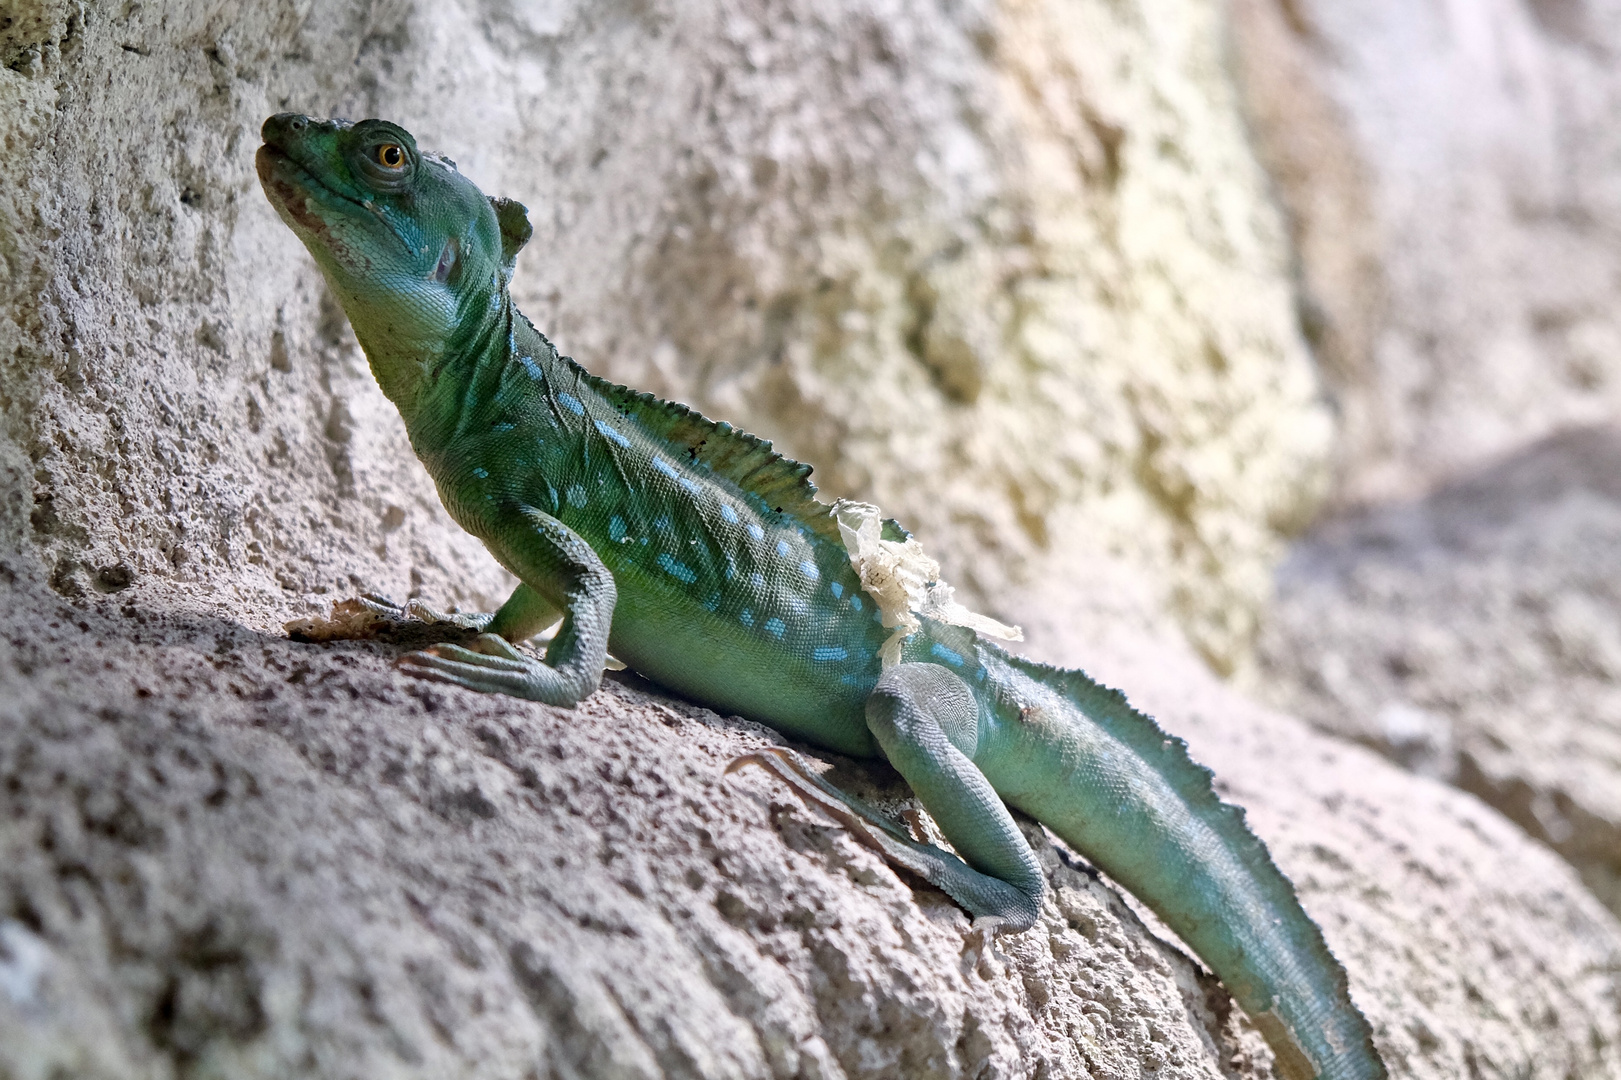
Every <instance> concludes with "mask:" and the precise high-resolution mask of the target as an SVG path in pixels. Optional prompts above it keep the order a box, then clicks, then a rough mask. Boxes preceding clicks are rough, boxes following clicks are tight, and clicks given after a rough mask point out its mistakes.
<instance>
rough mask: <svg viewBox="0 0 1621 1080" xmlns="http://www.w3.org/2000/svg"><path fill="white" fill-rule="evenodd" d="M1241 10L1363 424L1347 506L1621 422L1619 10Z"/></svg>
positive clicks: (1266, 120) (1300, 226) (1322, 315)
mask: <svg viewBox="0 0 1621 1080" xmlns="http://www.w3.org/2000/svg"><path fill="white" fill-rule="evenodd" d="M1234 11H1235V14H1236V15H1237V19H1236V23H1237V26H1238V28H1239V33H1238V34H1236V35H1235V40H1236V41H1237V43H1238V53H1239V55H1240V56H1241V57H1242V62H1241V64H1240V69H1241V70H1243V71H1244V72H1245V73H1246V77H1245V78H1244V80H1243V83H1244V85H1245V87H1246V90H1247V98H1248V100H1249V101H1250V103H1251V112H1252V115H1253V116H1254V118H1255V123H1256V130H1257V132H1258V134H1259V136H1260V139H1259V142H1260V144H1261V145H1262V146H1263V147H1264V148H1265V153H1264V156H1265V158H1266V159H1267V161H1268V163H1269V165H1271V166H1272V167H1273V172H1274V175H1275V176H1276V177H1277V180H1278V191H1279V194H1280V196H1281V198H1282V201H1283V202H1284V204H1285V205H1286V206H1287V207H1288V209H1289V211H1290V216H1291V218H1292V222H1293V231H1294V233H1295V235H1296V236H1297V238H1298V239H1299V244H1300V257H1301V264H1302V266H1301V269H1302V278H1303V281H1304V283H1305V285H1306V287H1307V293H1308V297H1309V303H1308V308H1309V312H1310V317H1309V319H1308V322H1309V323H1310V324H1311V325H1313V326H1314V328H1315V330H1316V332H1317V334H1318V336H1319V337H1318V340H1319V345H1320V349H1319V352H1320V355H1321V356H1322V358H1323V359H1324V376H1325V379H1326V380H1327V381H1328V382H1329V384H1330V385H1331V388H1332V390H1333V393H1334V397H1335V399H1336V402H1337V404H1338V405H1339V409H1340V412H1341V415H1342V416H1343V417H1344V418H1345V424H1346V441H1345V444H1344V446H1343V447H1342V448H1341V453H1340V458H1341V462H1340V464H1341V476H1340V478H1339V480H1338V482H1337V484H1336V498H1337V500H1338V501H1340V502H1342V503H1344V504H1355V503H1361V502H1366V501H1374V500H1380V499H1389V498H1399V497H1408V498H1410V497H1415V496H1417V495H1419V494H1422V493H1423V492H1424V491H1426V490H1428V489H1429V488H1430V487H1431V486H1432V485H1434V484H1435V483H1437V482H1439V481H1441V480H1444V479H1446V478H1449V477H1451V476H1453V475H1456V474H1460V473H1461V472H1465V471H1469V470H1471V469H1474V468H1477V467H1480V466H1482V465H1484V464H1485V463H1486V462H1488V461H1490V460H1494V459H1495V458H1497V457H1499V456H1501V455H1503V454H1507V453H1511V452H1514V451H1516V450H1518V449H1520V448H1523V447H1525V446H1526V445H1528V444H1529V443H1531V442H1533V441H1535V440H1536V439H1539V438H1542V437H1543V436H1545V435H1548V434H1550V433H1551V432H1553V431H1556V430H1558V429H1561V428H1564V427H1570V426H1579V425H1584V424H1590V423H1594V422H1601V421H1602V422H1610V423H1614V422H1617V421H1618V420H1621V315H1618V312H1621V305H1618V304H1617V299H1618V293H1617V290H1618V288H1621V285H1618V282H1621V244H1618V243H1617V241H1616V236H1617V233H1618V229H1621V179H1618V174H1617V172H1616V169H1615V164H1614V163H1615V160H1616V156H1617V153H1618V150H1621V143H1618V139H1621V134H1618V131H1617V127H1616V125H1615V123H1614V112H1615V105H1614V103H1615V100H1616V95H1617V93H1618V92H1621V76H1618V74H1617V71H1616V68H1615V65H1614V64H1613V63H1612V62H1611V60H1610V57H1612V56H1613V55H1614V53H1615V50H1616V49H1617V47H1618V46H1621V18H1618V17H1617V16H1618V10H1617V8H1616V6H1615V5H1614V4H1613V3H1605V2H1582V0H1475V2H1470V3H1456V4H1415V3H1408V2H1406V0H1349V2H1347V0H1239V2H1238V3H1236V4H1235V5H1234Z"/></svg>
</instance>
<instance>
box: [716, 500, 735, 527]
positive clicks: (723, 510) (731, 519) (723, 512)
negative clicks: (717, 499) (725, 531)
mask: <svg viewBox="0 0 1621 1080" xmlns="http://www.w3.org/2000/svg"><path fill="white" fill-rule="evenodd" d="M720 516H721V518H722V519H723V520H724V521H725V522H726V524H728V525H736V524H737V511H736V510H733V509H732V508H731V507H730V506H727V505H726V504H725V503H721V504H720Z"/></svg>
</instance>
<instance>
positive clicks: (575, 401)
mask: <svg viewBox="0 0 1621 1080" xmlns="http://www.w3.org/2000/svg"><path fill="white" fill-rule="evenodd" d="M557 400H558V401H560V402H562V404H563V408H565V409H567V410H568V411H569V412H571V413H573V414H574V415H575V416H584V415H585V406H584V405H581V404H580V399H579V398H577V397H575V396H574V395H573V394H558V395H557Z"/></svg>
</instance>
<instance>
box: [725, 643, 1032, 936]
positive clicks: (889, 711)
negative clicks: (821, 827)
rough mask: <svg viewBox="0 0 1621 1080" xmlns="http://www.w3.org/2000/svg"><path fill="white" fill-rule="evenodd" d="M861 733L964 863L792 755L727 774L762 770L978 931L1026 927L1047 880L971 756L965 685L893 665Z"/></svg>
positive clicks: (972, 710)
mask: <svg viewBox="0 0 1621 1080" xmlns="http://www.w3.org/2000/svg"><path fill="white" fill-rule="evenodd" d="M867 727H868V728H869V729H870V730H871V731H872V733H873V736H874V737H875V738H876V739H877V740H878V744H879V745H880V746H881V747H883V751H884V756H885V757H887V758H888V759H889V762H890V764H891V765H894V766H895V769H896V771H897V772H899V773H900V774H901V775H902V776H903V777H905V778H906V782H907V783H908V784H910V785H911V786H912V791H913V792H914V793H915V794H916V795H917V797H918V800H919V801H920V802H922V803H923V805H924V807H925V808H927V810H928V811H929V814H930V815H931V816H932V817H933V818H934V820H935V822H936V824H938V825H939V826H940V831H941V832H943V833H945V835H946V839H948V840H950V841H951V843H952V846H953V847H955V848H956V849H957V851H958V852H959V853H960V854H961V855H962V858H958V857H957V856H956V855H952V854H951V853H950V852H947V851H942V850H941V849H940V848H937V847H935V846H933V845H932V844H923V843H919V842H918V841H916V840H913V839H912V838H911V837H910V836H907V835H906V834H905V833H904V832H902V831H901V829H900V827H899V826H897V825H896V824H895V823H894V822H891V821H889V820H888V819H886V818H885V817H884V816H883V815H882V814H879V813H878V812H877V811H876V810H874V809H872V808H871V807H870V806H867V805H866V804H865V803H863V802H861V801H860V800H859V799H856V798H853V797H852V796H850V795H846V794H845V793H844V792H842V791H840V790H839V789H838V788H836V787H834V786H833V785H831V784H829V783H828V782H827V781H825V780H823V779H822V778H821V777H820V776H818V775H817V774H816V773H814V772H812V771H811V770H810V768H809V767H808V766H806V765H805V763H804V762H803V761H802V760H801V759H800V758H799V757H798V755H796V754H793V753H792V752H790V751H786V750H772V751H767V752H765V753H761V754H750V755H748V756H746V757H742V758H739V759H738V760H737V761H734V762H733V763H732V764H731V766H729V767H728V769H727V771H728V772H730V771H731V770H732V769H734V768H737V767H738V766H740V765H744V764H758V765H764V766H765V767H767V768H769V769H770V770H771V771H772V772H775V773H776V774H777V775H778V776H780V777H782V778H783V779H784V780H786V781H788V783H789V784H790V786H792V787H793V789H794V791H795V792H796V793H797V794H798V795H799V796H800V797H801V798H803V799H805V800H806V801H807V802H810V803H812V804H813V805H816V806H820V807H821V808H823V809H824V810H827V811H829V812H830V813H832V814H833V815H834V816H835V817H837V818H839V820H841V821H843V822H844V823H845V824H846V825H848V826H849V827H850V828H851V830H852V832H854V833H855V834H856V836H857V837H859V838H860V839H861V840H863V841H864V842H866V843H867V844H869V845H871V846H872V847H874V848H876V849H877V850H878V852H879V853H880V854H882V855H883V856H884V857H885V858H886V859H888V860H889V861H890V862H892V863H894V864H895V865H897V866H899V867H901V868H903V869H905V870H909V871H911V872H912V873H914V874H916V875H917V876H919V877H921V878H922V879H923V880H925V881H927V882H929V884H931V885H934V886H935V887H937V888H939V889H941V890H943V891H944V892H945V893H946V894H947V895H949V896H950V897H951V898H952V899H953V900H955V901H957V903H959V904H961V905H962V906H963V907H964V908H966V909H967V910H968V912H969V913H970V914H971V915H973V916H974V918H975V923H976V925H984V924H985V923H984V922H982V921H989V920H995V921H994V922H991V923H989V925H992V926H999V927H1000V928H1002V929H1006V930H1024V929H1026V928H1028V927H1029V926H1031V925H1032V924H1033V923H1034V922H1035V921H1036V915H1037V913H1038V912H1039V910H1040V908H1041V897H1042V893H1043V891H1044V890H1045V887H1046V879H1045V878H1044V877H1043V876H1042V873H1041V866H1040V864H1039V863H1038V862H1037V861H1036V856H1035V852H1033V851H1031V850H1030V845H1029V844H1028V843H1027V842H1026V841H1025V839H1024V835H1023V834H1022V833H1021V832H1019V827H1018V825H1017V824H1016V823H1015V822H1014V820H1013V815H1012V814H1010V813H1008V809H1007V807H1006V806H1005V805H1003V803H1002V799H1001V797H1000V796H998V795H997V794H996V791H995V789H994V788H992V787H991V783H990V781H989V780H987V779H985V774H984V773H982V772H980V771H979V768H978V766H976V765H975V764H974V762H973V760H972V759H971V757H970V755H971V754H972V753H973V752H974V749H975V747H976V745H977V743H978V741H979V706H978V704H977V703H976V702H975V701H974V695H973V693H972V692H971V691H970V690H969V689H968V684H967V683H964V682H963V681H962V680H961V679H959V678H958V677H957V676H956V675H954V674H953V673H952V672H951V671H949V670H947V669H946V668H943V667H941V666H940V665H938V664H901V665H898V666H897V667H894V668H891V669H890V670H888V671H886V672H885V673H884V675H883V677H882V678H881V679H879V680H878V685H877V687H876V688H875V689H874V690H873V692H872V695H871V696H870V697H869V698H868V699H867Z"/></svg>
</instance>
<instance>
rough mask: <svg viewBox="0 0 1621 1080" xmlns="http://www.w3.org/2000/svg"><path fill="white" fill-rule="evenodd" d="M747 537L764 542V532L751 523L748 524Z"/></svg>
mask: <svg viewBox="0 0 1621 1080" xmlns="http://www.w3.org/2000/svg"><path fill="white" fill-rule="evenodd" d="M749 535H750V536H752V537H754V538H755V539H756V540H764V539H765V530H764V529H762V528H760V526H758V525H756V524H755V523H754V522H752V521H751V522H749Z"/></svg>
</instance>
